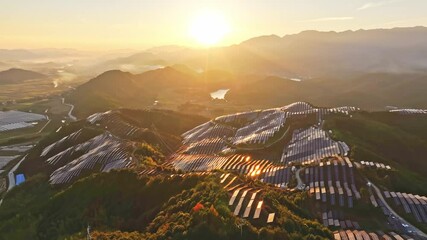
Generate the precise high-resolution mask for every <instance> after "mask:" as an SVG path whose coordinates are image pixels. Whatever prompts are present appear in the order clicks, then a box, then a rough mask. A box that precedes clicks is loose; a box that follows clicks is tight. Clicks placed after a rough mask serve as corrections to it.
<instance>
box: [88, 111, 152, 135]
mask: <svg viewBox="0 0 427 240" xmlns="http://www.w3.org/2000/svg"><path fill="white" fill-rule="evenodd" d="M86 120H87V121H88V122H89V123H91V124H96V125H99V126H101V127H103V128H104V129H107V130H108V131H109V132H111V133H113V134H114V135H116V136H120V137H124V138H127V139H135V138H139V137H143V136H144V133H145V132H146V131H148V129H146V128H140V127H137V126H134V125H132V124H130V123H128V122H127V121H123V120H122V118H121V115H120V114H119V112H117V111H107V112H104V113H95V114H92V115H91V116H89V117H88V118H87V119H86Z"/></svg>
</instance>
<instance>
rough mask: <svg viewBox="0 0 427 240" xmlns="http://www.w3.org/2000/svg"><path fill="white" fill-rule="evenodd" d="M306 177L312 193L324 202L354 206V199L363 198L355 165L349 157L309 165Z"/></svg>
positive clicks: (305, 172)
mask: <svg viewBox="0 0 427 240" xmlns="http://www.w3.org/2000/svg"><path fill="white" fill-rule="evenodd" d="M304 179H305V181H304V182H305V183H307V184H308V186H309V188H310V189H309V193H310V195H312V196H313V197H314V198H315V199H316V200H319V201H322V202H323V203H328V204H329V205H332V206H333V205H339V206H341V207H344V206H347V207H349V208H352V207H353V206H354V200H355V199H360V198H361V196H360V193H359V191H358V187H357V186H356V182H355V177H354V167H353V164H352V162H351V161H350V160H349V159H348V158H344V159H343V158H336V159H333V160H328V161H327V162H325V163H324V162H320V163H319V164H318V165H315V166H310V167H307V168H305V171H304Z"/></svg>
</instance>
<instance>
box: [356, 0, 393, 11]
mask: <svg viewBox="0 0 427 240" xmlns="http://www.w3.org/2000/svg"><path fill="white" fill-rule="evenodd" d="M392 2H397V0H384V1H377V2H368V3H365V4H363V5H362V6H360V7H359V8H358V9H357V10H359V11H361V10H366V9H369V8H377V7H381V6H384V5H386V4H389V3H392Z"/></svg>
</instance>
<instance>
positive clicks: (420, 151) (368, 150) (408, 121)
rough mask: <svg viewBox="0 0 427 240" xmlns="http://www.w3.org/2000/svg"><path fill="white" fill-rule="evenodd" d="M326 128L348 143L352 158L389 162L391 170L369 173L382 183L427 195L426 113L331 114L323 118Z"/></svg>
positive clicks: (392, 187) (335, 136) (397, 188)
mask: <svg viewBox="0 0 427 240" xmlns="http://www.w3.org/2000/svg"><path fill="white" fill-rule="evenodd" d="M325 128H326V129H330V130H332V133H333V137H334V138H336V139H339V140H342V141H345V142H346V143H347V144H348V145H349V146H350V148H351V149H352V150H351V154H352V158H353V159H354V160H355V161H374V162H381V163H386V164H390V165H391V167H392V168H393V169H394V171H393V172H392V173H383V172H381V171H379V172H377V173H375V174H373V173H368V174H372V175H371V177H374V178H375V179H376V180H377V181H379V182H380V183H381V184H382V185H384V186H386V187H387V188H389V189H394V190H396V191H403V192H405V191H406V192H416V193H420V194H424V195H425V194H427V190H426V188H425V186H424V183H425V182H426V181H427V177H426V176H425V169H426V168H427V161H426V160H425V156H426V155H427V121H426V118H425V116H422V115H421V116H420V115H418V116H417V115H411V116H402V115H399V114H393V113H386V112H378V113H366V112H362V113H358V114H354V115H353V117H352V118H349V117H348V116H338V115H333V116H331V117H329V118H327V119H326V122H325Z"/></svg>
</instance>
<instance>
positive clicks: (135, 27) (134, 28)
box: [0, 0, 427, 50]
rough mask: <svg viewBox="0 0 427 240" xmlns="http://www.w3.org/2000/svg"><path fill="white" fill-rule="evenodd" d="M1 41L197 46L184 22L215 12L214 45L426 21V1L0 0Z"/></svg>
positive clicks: (8, 44) (4, 44) (1, 44)
mask: <svg viewBox="0 0 427 240" xmlns="http://www.w3.org/2000/svg"><path fill="white" fill-rule="evenodd" d="M0 6H1V7H0V48H46V47H56V48H77V49H93V50H109V49H143V48H149V47H153V46H160V45H171V44H176V45H184V46H200V42H198V41H197V38H195V37H194V36H192V35H191V33H190V28H191V26H193V25H194V24H195V23H194V21H197V20H196V19H198V18H197V16H200V14H202V15H203V14H204V12H207V11H210V12H215V13H216V14H218V15H220V16H221V19H222V20H221V21H224V22H225V23H226V25H227V32H226V34H225V35H224V38H222V39H220V40H219V41H218V42H217V43H216V45H229V44H234V43H239V42H241V41H243V40H246V39H248V38H251V37H255V36H259V35H269V34H276V35H279V36H283V35H286V34H293V33H298V32H300V31H303V30H321V31H330V30H334V31H345V30H349V29H350V30H357V29H372V28H392V27H404V26H427V15H426V9H427V1H426V0H378V1H372V0H371V1H369V0H367V1H364V0H277V1H273V0H271V1H257V0H224V1H202V0H187V1H175V0H155V1H154V0H152V1H143V0H38V1H35V0H0Z"/></svg>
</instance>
